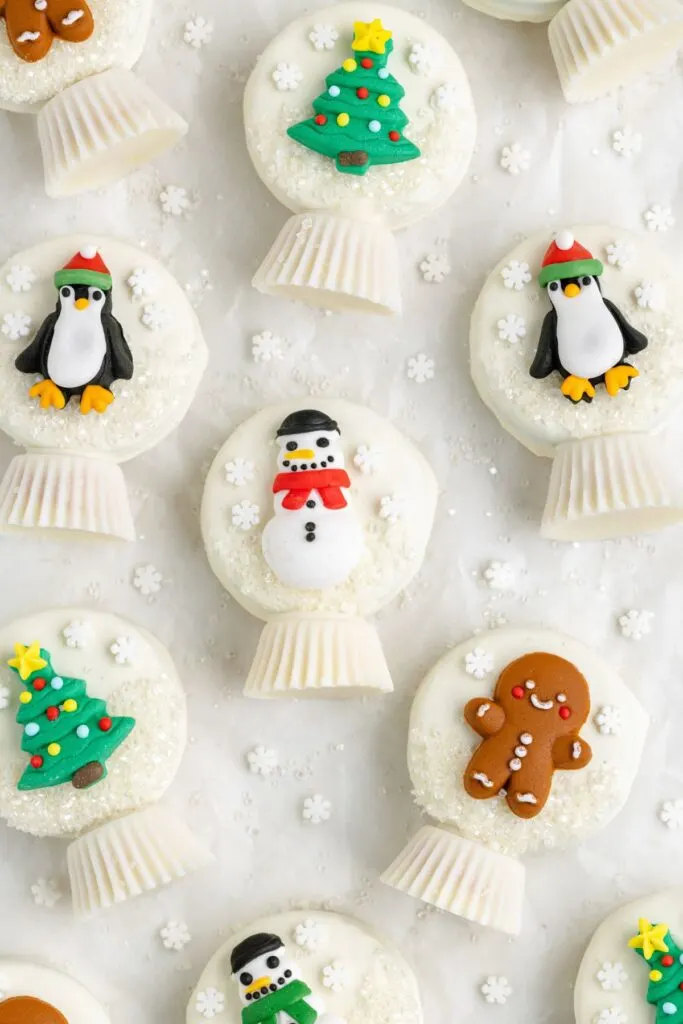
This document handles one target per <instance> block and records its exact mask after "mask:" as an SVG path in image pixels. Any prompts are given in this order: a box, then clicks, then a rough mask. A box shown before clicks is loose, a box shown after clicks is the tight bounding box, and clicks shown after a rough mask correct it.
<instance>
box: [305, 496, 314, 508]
mask: <svg viewBox="0 0 683 1024" xmlns="http://www.w3.org/2000/svg"><path fill="white" fill-rule="evenodd" d="M306 508H315V502H314V501H313V499H312V498H309V499H308V501H307V502H306Z"/></svg>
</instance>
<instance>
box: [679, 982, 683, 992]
mask: <svg viewBox="0 0 683 1024" xmlns="http://www.w3.org/2000/svg"><path fill="white" fill-rule="evenodd" d="M678 987H679V988H680V990H681V992H683V981H682V982H681V983H680V985H679V986H678Z"/></svg>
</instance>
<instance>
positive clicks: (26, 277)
mask: <svg viewBox="0 0 683 1024" xmlns="http://www.w3.org/2000/svg"><path fill="white" fill-rule="evenodd" d="M35 279H36V275H35V274H34V273H33V271H32V270H31V268H30V267H25V266H22V265H21V264H18V263H15V264H14V265H13V266H11V267H10V269H9V272H8V274H7V277H6V278H5V280H6V281H7V284H8V285H9V287H10V288H11V289H12V291H13V292H30V291H31V287H32V286H33V283H34V282H35Z"/></svg>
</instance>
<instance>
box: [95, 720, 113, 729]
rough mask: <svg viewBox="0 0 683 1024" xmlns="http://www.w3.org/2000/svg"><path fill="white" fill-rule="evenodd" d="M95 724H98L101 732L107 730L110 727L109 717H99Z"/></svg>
mask: <svg viewBox="0 0 683 1024" xmlns="http://www.w3.org/2000/svg"><path fill="white" fill-rule="evenodd" d="M97 724H98V725H99V727H100V729H101V730H102V732H109V730H110V729H111V718H100V720H99V722H98V723H97Z"/></svg>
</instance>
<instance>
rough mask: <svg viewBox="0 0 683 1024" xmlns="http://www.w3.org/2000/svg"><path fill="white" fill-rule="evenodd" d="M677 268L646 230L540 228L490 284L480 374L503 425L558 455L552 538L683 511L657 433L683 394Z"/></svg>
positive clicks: (628, 529)
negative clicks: (551, 235)
mask: <svg viewBox="0 0 683 1024" xmlns="http://www.w3.org/2000/svg"><path fill="white" fill-rule="evenodd" d="M678 276H679V275H678V269H677V267H676V265H675V264H672V263H671V262H670V261H669V260H668V259H667V258H666V257H665V256H664V255H663V254H662V253H661V251H660V249H659V247H658V246H657V244H656V243H655V242H653V241H652V240H651V238H650V237H648V236H647V235H638V234H634V233H631V232H629V231H622V230H620V229H614V228H609V227H596V226H591V227H580V228H577V229H576V230H575V231H568V230H565V231H560V232H559V233H558V234H557V235H556V236H555V238H554V239H549V238H548V235H547V234H545V233H543V234H537V235H533V236H532V237H530V238H528V239H526V240H525V241H523V242H521V243H520V244H519V245H518V246H517V247H516V248H515V249H513V251H512V252H511V253H510V254H509V255H508V256H506V257H505V259H504V260H502V261H501V263H499V265H498V266H497V267H496V269H495V270H494V271H493V273H492V274H491V276H490V277H489V279H488V281H487V282H486V285H485V286H484V289H483V291H482V293H481V295H480V297H479V299H478V301H477V304H476V306H475V309H474V312H473V314H472V321H471V328H470V362H471V370H472V376H473V378H474V383H475V385H476V387H477V390H478V391H479V394H480V395H481V397H482V399H483V401H484V402H485V403H486V405H488V407H489V408H490V409H491V411H492V412H493V413H494V414H495V415H496V416H497V418H498V419H499V421H500V423H501V425H502V426H503V427H504V428H505V429H506V430H508V431H509V432H510V433H511V434H512V435H513V436H514V437H516V438H517V440H518V441H520V442H521V443H522V444H523V445H525V446H526V447H527V448H528V449H529V450H530V451H532V452H533V453H534V454H535V455H543V456H546V457H547V458H550V459H552V460H553V463H552V470H551V475H550V487H549V491H548V498H547V501H546V506H545V511H544V513H543V522H542V526H541V533H542V534H543V535H544V536H546V537H550V538H553V539H555V540H570V541H581V540H599V539H605V538H610V537H618V536H623V535H626V534H634V533H643V532H649V531H652V530H655V529H659V528H660V527H663V526H666V525H667V524H669V523H675V522H679V521H680V520H681V518H683V490H682V488H681V485H680V483H677V481H676V473H675V472H674V471H673V468H672V467H671V465H670V464H669V463H668V462H667V460H666V457H665V455H664V453H663V451H662V439H661V437H660V436H659V435H660V434H661V432H662V431H663V429H664V428H665V426H666V424H667V422H668V420H669V419H670V418H672V416H673V414H674V413H675V412H677V411H678V408H679V407H680V402H681V383H680V382H681V380H682V379H683V377H682V375H683V346H681V345H680V343H679V334H680V330H679V326H680V325H681V324H682V323H683V296H681V290H680V288H679V286H678Z"/></svg>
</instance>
